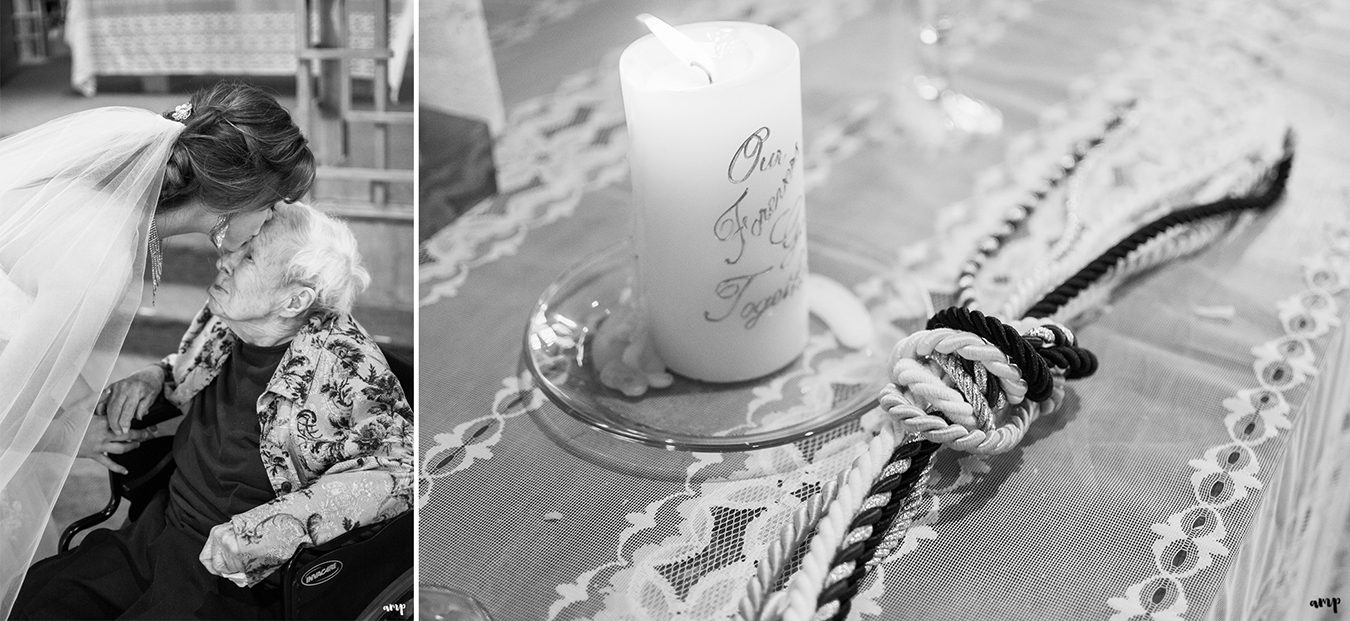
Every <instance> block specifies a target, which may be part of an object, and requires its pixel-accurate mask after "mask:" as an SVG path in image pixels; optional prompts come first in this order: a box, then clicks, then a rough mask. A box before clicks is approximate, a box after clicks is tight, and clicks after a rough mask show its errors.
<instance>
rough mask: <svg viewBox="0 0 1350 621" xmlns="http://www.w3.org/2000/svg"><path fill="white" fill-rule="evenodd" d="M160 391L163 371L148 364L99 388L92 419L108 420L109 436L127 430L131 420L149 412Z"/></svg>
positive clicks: (161, 389) (162, 388)
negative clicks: (97, 417) (106, 418)
mask: <svg viewBox="0 0 1350 621" xmlns="http://www.w3.org/2000/svg"><path fill="white" fill-rule="evenodd" d="M163 392H164V369H163V368H162V367H160V366H158V365H151V366H148V367H146V368H144V369H141V370H139V371H137V372H135V373H132V374H131V375H128V376H126V377H125V378H122V379H120V380H117V381H116V382H113V383H112V384H109V385H108V387H107V388H104V389H103V394H102V395H99V399H98V405H96V406H94V415H95V416H107V417H108V429H109V430H110V431H112V433H113V435H121V434H124V433H126V432H127V431H130V430H131V421H132V420H135V419H138V418H140V417H142V416H144V415H145V413H146V412H148V411H150V406H151V405H152V404H154V402H155V399H157V398H159V395H160V394H162V393H163Z"/></svg>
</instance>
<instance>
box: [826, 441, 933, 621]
mask: <svg viewBox="0 0 1350 621" xmlns="http://www.w3.org/2000/svg"><path fill="white" fill-rule="evenodd" d="M940 446H942V445H940V444H937V443H935V442H929V441H927V440H918V441H915V442H906V443H904V444H901V445H900V446H897V447H895V451H893V452H892V453H891V456H890V458H889V459H887V460H886V463H887V465H889V464H893V463H896V462H898V461H900V460H902V459H908V460H910V462H909V468H906V469H905V471H904V472H900V473H896V474H893V475H891V476H888V477H883V478H881V479H878V480H876V481H875V482H874V483H873V484H872V487H871V488H870V489H868V490H867V496H868V497H871V496H874V495H876V494H884V493H887V492H889V493H890V494H891V497H890V500H888V501H887V502H886V504H884V505H882V506H879V507H873V508H871V509H868V510H866V511H862V512H859V513H858V515H855V516H854V517H853V521H852V522H849V525H848V532H850V533H851V532H853V531H854V530H856V529H859V528H862V527H864V526H871V527H872V534H871V535H870V536H868V537H867V538H866V539H864V540H862V541H857V542H854V543H853V544H852V545H849V546H847V547H845V548H843V549H841V550H839V551H838V552H836V553H835V555H834V558H833V559H831V560H830V568H831V569H834V568H835V567H838V566H840V565H843V564H844V563H848V562H850V561H852V562H854V567H853V573H851V574H849V575H848V576H845V577H844V578H842V579H841V580H839V581H838V582H835V583H834V584H831V585H829V586H827V587H825V589H823V590H822V591H821V592H820V595H819V596H818V597H817V598H816V609H817V610H819V609H820V608H821V607H823V606H826V605H828V604H829V603H830V602H832V601H836V600H837V601H838V602H839V610H838V611H836V612H835V613H834V615H833V616H831V617H830V619H831V620H833V621H842V620H843V619H845V618H846V617H848V612H849V609H850V608H851V606H852V601H853V596H854V595H856V594H857V593H858V589H859V588H860V587H861V586H862V582H863V578H865V577H866V576H867V563H866V559H870V558H872V555H873V554H875V553H876V550H877V547H878V546H880V545H881V541H882V540H883V539H885V538H886V532H887V531H889V530H890V528H891V524H892V523H893V522H894V521H895V516H896V515H897V514H899V512H900V509H901V508H902V507H904V505H905V503H906V502H907V501H908V500H909V497H910V496H911V495H913V494H914V492H915V490H916V489H917V487H918V484H919V483H920V481H921V480H922V479H923V476H924V474H925V473H926V472H927V471H928V463H929V462H930V461H931V460H932V458H933V453H934V452H936V451H937V450H938V448H939V447H940Z"/></svg>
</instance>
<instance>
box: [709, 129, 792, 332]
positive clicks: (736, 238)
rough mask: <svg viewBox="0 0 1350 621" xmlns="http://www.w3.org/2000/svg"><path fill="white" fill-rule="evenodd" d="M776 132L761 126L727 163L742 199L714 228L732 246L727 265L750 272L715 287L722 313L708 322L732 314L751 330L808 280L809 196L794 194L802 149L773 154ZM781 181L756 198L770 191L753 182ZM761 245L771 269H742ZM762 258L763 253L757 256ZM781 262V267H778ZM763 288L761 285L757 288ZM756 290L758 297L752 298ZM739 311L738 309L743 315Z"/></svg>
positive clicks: (714, 312) (714, 314)
mask: <svg viewBox="0 0 1350 621" xmlns="http://www.w3.org/2000/svg"><path fill="white" fill-rule="evenodd" d="M771 134H772V132H771V131H770V130H769V128H768V127H760V128H759V129H757V130H755V131H754V132H753V133H751V134H750V135H749V136H748V137H747V138H746V139H745V141H744V142H742V143H741V145H740V146H739V147H737V149H736V152H735V153H734V154H733V155H732V157H731V161H730V163H729V164H727V180H728V181H729V182H731V184H732V185H733V186H741V192H740V195H739V196H738V197H737V198H736V200H735V201H733V202H732V203H731V205H730V206H729V207H727V208H726V209H725V210H724V211H722V212H721V214H719V215H718V216H717V219H716V221H715V222H714V223H713V235H714V236H715V237H716V238H717V240H718V241H719V242H722V243H723V244H724V245H726V246H729V251H728V253H727V255H728V256H726V257H725V258H724V259H723V260H724V261H725V262H726V264H727V265H736V266H739V267H745V271H743V272H742V273H740V274H737V275H735V276H731V277H729V278H724V279H722V280H721V281H719V282H718V283H717V284H716V285H715V286H714V287H713V294H714V295H716V296H717V298H718V300H720V302H718V308H717V309H716V310H711V311H704V313H703V318H704V319H705V320H707V321H711V322H720V321H723V320H725V319H727V318H728V317H731V316H732V315H733V314H734V315H738V316H739V317H740V318H741V319H742V320H743V321H744V326H745V329H747V330H749V329H752V328H754V327H755V324H757V323H759V319H760V317H763V316H764V314H765V313H766V312H768V311H769V310H770V309H772V308H773V307H774V306H777V305H778V304H780V303H781V302H783V301H784V300H786V299H788V298H790V297H792V296H793V295H794V294H796V293H797V291H798V290H799V289H801V287H802V285H803V283H804V281H805V274H803V271H804V269H803V268H804V261H803V259H804V256H803V253H804V251H805V248H806V246H805V244H804V243H803V242H804V241H805V240H804V238H805V232H806V231H805V224H806V222H805V215H806V209H805V202H804V201H805V197H804V196H803V194H802V193H801V192H800V191H798V192H796V193H795V196H794V195H793V193H790V192H789V190H790V189H791V186H792V184H793V182H794V180H795V179H794V177H795V176H796V173H797V165H798V162H799V161H800V160H801V145H800V144H798V143H794V144H793V145H792V151H791V152H790V153H788V152H784V151H783V150H782V149H774V150H769V148H768V146H767V143H768V141H769V137H770V135H771ZM766 177H767V178H771V179H776V180H777V181H776V182H775V183H774V184H773V185H772V186H768V187H772V188H773V190H772V192H770V193H768V194H767V196H752V191H751V190H752V189H760V190H761V191H762V189H763V188H765V187H766V184H764V183H758V184H756V183H752V182H753V181H756V180H759V179H763V178H766ZM754 246H761V247H764V248H767V249H769V250H770V251H771V252H773V253H774V254H770V255H769V256H771V257H772V259H774V260H771V261H769V262H768V263H769V264H768V265H753V266H749V265H747V266H742V265H741V262H742V260H745V259H746V256H747V255H746V250H747V248H752V247H754ZM751 256H755V257H760V258H761V260H762V257H763V254H762V253H752V254H751ZM775 263H776V264H775ZM757 284H758V285H760V286H758V287H757V286H756V285H757ZM751 289H757V292H756V293H754V294H751V293H750V291H751ZM738 309H739V310H738Z"/></svg>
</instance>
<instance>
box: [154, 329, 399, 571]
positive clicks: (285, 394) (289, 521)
mask: <svg viewBox="0 0 1350 621" xmlns="http://www.w3.org/2000/svg"><path fill="white" fill-rule="evenodd" d="M237 338H238V337H237V336H235V334H234V333H233V332H232V331H230V329H229V328H228V327H226V325H225V324H224V322H223V321H221V320H220V319H219V318H217V317H215V316H214V315H213V314H212V313H211V311H210V310H208V309H205V308H203V309H202V311H201V312H200V313H198V314H197V317H196V319H195V320H193V322H192V325H191V326H190V327H189V328H188V331H187V333H186V334H184V336H183V341H182V344H181V345H179V348H178V351H177V352H176V353H174V354H171V355H169V356H168V357H166V358H164V360H162V361H161V362H160V365H161V366H162V367H163V368H164V369H165V371H166V372H165V384H164V394H165V397H167V398H168V400H169V401H171V402H173V404H174V405H176V406H178V409H180V410H183V411H184V412H186V411H187V409H188V407H189V404H190V403H191V402H192V398H193V397H194V396H195V395H196V394H197V393H199V392H201V391H202V390H203V389H204V388H206V386H207V385H208V384H210V383H211V380H213V379H215V377H216V375H217V374H219V372H220V370H221V369H222V368H223V367H224V365H225V361H226V359H227V358H228V356H229V354H230V351H231V348H232V347H233V346H234V342H235V340H236V339H237ZM411 420H412V409H411V408H410V407H409V406H408V401H407V399H406V398H405V397H404V395H403V390H402V388H401V387H400V386H399V383H398V380H397V379H396V378H395V377H394V375H393V373H392V372H391V371H390V370H389V365H388V364H387V363H386V362H385V359H384V356H383V355H382V354H381V353H380V351H379V348H378V347H376V345H375V342H374V341H373V340H372V339H371V338H370V335H369V334H367V333H366V331H365V330H364V329H363V328H362V327H361V326H359V325H357V323H356V322H355V321H354V320H353V319H352V318H351V316H349V315H346V314H321V315H316V316H314V317H312V318H310V320H309V322H308V323H307V324H306V325H305V326H304V327H303V328H301V330H300V332H299V334H297V335H296V337H295V339H294V340H292V341H291V346H290V348H289V349H287V350H286V353H285V354H283V355H282V358H281V362H280V364H278V366H277V370H276V373H275V374H273V376H272V379H271V381H270V382H269V383H268V385H267V388H266V389H265V390H264V391H263V394H262V396H261V397H259V398H258V423H259V426H260V428H261V430H262V434H261V437H260V443H261V449H262V450H261V455H260V458H261V459H262V461H263V467H264V468H265V469H266V471H267V476H268V478H269V479H270V480H271V482H272V488H273V489H274V490H275V491H276V494H277V497H276V498H275V499H273V500H272V501H270V502H268V503H266V504H264V505H260V506H258V507H255V508H253V509H251V510H249V511H246V512H244V513H240V514H238V515H235V516H234V517H233V518H231V520H230V522H231V525H232V526H233V527H234V531H235V533H236V534H237V535H238V536H239V540H240V541H241V542H242V543H243V550H242V551H243V553H244V555H245V557H246V562H245V564H246V568H245V571H244V573H245V576H246V577H247V583H248V585H249V586H252V585H254V584H257V583H258V582H261V581H262V580H263V579H264V578H266V577H267V576H268V575H269V574H271V573H272V572H273V571H275V570H276V569H277V568H278V567H280V566H281V565H282V564H283V563H285V562H286V560H287V559H289V558H290V557H291V556H292V555H293V554H294V552H295V550H296V548H297V547H298V546H300V545H301V544H304V543H309V544H316V545H317V544H320V543H323V542H325V541H328V540H330V539H333V538H334V537H336V536H338V535H341V534H342V533H345V532H347V531H349V530H351V529H353V528H356V527H357V526H360V525H363V524H369V523H372V522H378V521H380V520H384V519H388V518H391V517H393V516H396V515H398V514H400V513H402V512H404V511H407V510H408V509H409V508H410V507H411V506H412V505H411V500H412V479H413V449H412V425H411V422H410V421H411Z"/></svg>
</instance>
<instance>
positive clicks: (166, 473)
mask: <svg viewBox="0 0 1350 621" xmlns="http://www.w3.org/2000/svg"><path fill="white" fill-rule="evenodd" d="M380 350H381V351H382V352H383V353H384V357H385V359H386V360H388V361H389V367H390V369H391V370H392V371H393V372H394V376H395V377H397V378H398V381H399V384H400V386H402V387H403V392H404V394H405V395H407V398H408V401H409V402H411V401H412V390H413V379H412V377H413V366H412V356H411V355H410V354H408V355H405V354H404V353H403V352H394V351H391V350H390V349H388V348H386V347H384V346H381V347H380ZM179 415H181V413H180V412H179V411H178V408H176V407H174V406H173V404H171V403H169V401H168V400H167V399H165V398H164V397H163V396H162V395H161V396H160V398H159V400H157V401H156V402H155V404H154V405H152V406H151V408H150V411H149V412H148V413H147V414H146V415H145V416H144V417H142V419H141V420H138V421H136V422H135V423H134V424H133V425H132V426H133V427H135V428H144V427H147V426H150V425H153V424H156V423H159V422H163V421H165V420H168V419H170V418H173V417H174V416H179ZM172 449H173V436H165V437H160V438H154V439H151V440H149V441H146V442H142V443H141V445H140V446H139V447H137V449H136V450H134V451H130V452H128V453H124V454H122V455H113V456H111V457H112V459H113V460H115V461H116V462H118V463H119V464H121V465H122V466H123V467H125V468H126V469H127V474H125V475H123V474H120V473H117V472H112V471H109V472H108V482H109V487H110V493H111V494H110V495H111V497H110V498H109V500H108V503H107V505H105V506H104V507H103V509H101V510H100V511H98V512H97V513H94V514H92V515H88V516H85V517H83V518H80V519H79V520H76V521H75V522H74V523H72V524H71V525H70V526H69V527H67V528H66V529H65V531H64V532H62V533H61V539H60V542H59V544H58V549H59V550H60V551H61V552H65V551H67V550H69V549H70V547H71V542H72V541H74V539H75V536H76V535H78V534H79V533H81V532H83V531H85V530H88V529H90V528H93V527H94V526H97V525H99V524H102V523H103V522H105V521H107V520H108V519H109V518H111V517H112V516H113V514H114V513H115V512H116V511H117V509H118V507H119V506H120V505H121V502H122V500H123V499H126V500H127V502H129V503H130V506H129V508H128V513H127V519H128V520H135V519H136V518H137V517H139V516H140V514H141V513H142V512H143V511H144V509H145V505H146V504H147V503H148V502H149V501H150V499H151V498H153V497H154V496H155V494H156V493H158V492H159V491H160V490H162V489H165V488H166V487H167V486H168V484H169V477H170V476H171V475H172V474H173V467H174V466H173V450H172ZM277 574H278V575H279V576H280V578H281V590H282V602H283V604H282V605H283V607H284V608H283V610H284V618H286V619H358V620H375V619H380V620H386V619H387V620H395V619H411V618H412V615H413V602H412V600H413V598H414V597H415V595H416V591H415V585H414V583H413V512H412V511H411V510H409V511H406V512H404V513H402V514H400V515H399V516H397V517H395V518H393V519H390V520H385V521H383V522H378V523H375V524H367V525H365V526H361V527H358V528H355V529H352V530H351V531H349V532H347V533H344V534H342V535H341V536H339V537H337V538H335V539H333V540H331V541H328V542H326V543H324V544H322V545H317V546H314V545H302V546H301V547H300V548H299V549H297V550H296V552H295V554H294V555H293V556H292V557H291V558H290V560H289V561H287V562H286V564H285V565H283V566H282V567H281V568H280V569H278V570H277Z"/></svg>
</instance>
